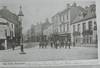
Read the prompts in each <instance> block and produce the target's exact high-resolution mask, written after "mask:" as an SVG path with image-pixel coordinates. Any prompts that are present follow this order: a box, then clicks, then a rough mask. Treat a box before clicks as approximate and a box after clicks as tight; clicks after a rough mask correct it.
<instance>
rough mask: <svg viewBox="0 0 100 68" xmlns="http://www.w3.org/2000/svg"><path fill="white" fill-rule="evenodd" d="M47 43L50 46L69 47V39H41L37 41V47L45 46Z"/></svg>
mask: <svg viewBox="0 0 100 68" xmlns="http://www.w3.org/2000/svg"><path fill="white" fill-rule="evenodd" d="M48 45H50V47H51V48H56V49H58V48H62V47H63V48H67V47H68V48H69V49H70V48H71V47H70V46H71V41H70V40H67V41H66V40H56V41H41V42H40V43H39V48H46V47H47V46H48Z"/></svg>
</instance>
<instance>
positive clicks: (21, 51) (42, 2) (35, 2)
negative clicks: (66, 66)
mask: <svg viewBox="0 0 100 68" xmlns="http://www.w3.org/2000/svg"><path fill="white" fill-rule="evenodd" d="M97 25H98V23H97V15H96V2H95V0H89V1H88V0H86V1H84V0H78V1H76V0H74V1H70V0H0V62H33V61H34V62H39V61H60V60H61V61H68V60H98V33H97V30H98V29H97Z"/></svg>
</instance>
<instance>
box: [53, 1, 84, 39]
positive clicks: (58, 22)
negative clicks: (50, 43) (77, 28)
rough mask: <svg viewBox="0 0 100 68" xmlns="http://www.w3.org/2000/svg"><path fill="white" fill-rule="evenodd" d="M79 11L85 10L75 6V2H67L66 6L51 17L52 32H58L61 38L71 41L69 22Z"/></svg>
mask: <svg viewBox="0 0 100 68" xmlns="http://www.w3.org/2000/svg"><path fill="white" fill-rule="evenodd" d="M81 12H85V10H84V9H83V8H82V7H80V6H77V4H76V3H73V4H72V5H70V4H67V7H66V8H65V9H64V10H63V11H61V12H59V13H57V14H56V15H54V16H53V17H52V22H53V23H54V27H53V30H54V34H58V35H59V38H60V39H62V40H65V39H67V40H69V41H71V39H72V38H71V36H72V34H71V23H72V21H73V20H74V19H75V18H76V16H78V15H79V13H81Z"/></svg>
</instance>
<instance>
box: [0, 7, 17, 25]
mask: <svg viewBox="0 0 100 68" xmlns="http://www.w3.org/2000/svg"><path fill="white" fill-rule="evenodd" d="M0 15H1V17H2V18H4V19H6V20H8V21H10V22H11V23H14V24H17V23H18V16H17V15H16V14H14V13H12V12H11V11H9V10H8V9H7V8H2V9H1V10H0Z"/></svg>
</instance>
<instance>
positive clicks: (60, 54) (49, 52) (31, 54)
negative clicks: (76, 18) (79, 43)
mask: <svg viewBox="0 0 100 68" xmlns="http://www.w3.org/2000/svg"><path fill="white" fill-rule="evenodd" d="M24 51H25V52H26V54H19V53H20V49H19V48H17V49H16V50H14V51H13V50H12V49H9V50H1V51H0V61H4V62H5V61H43V60H45V61H47V60H53V61H54V60H76V59H77V60H80V59H97V53H98V52H97V48H92V47H71V49H68V48H67V49H65V48H59V49H55V48H50V47H48V48H38V47H35V48H34V47H31V48H27V49H24Z"/></svg>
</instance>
